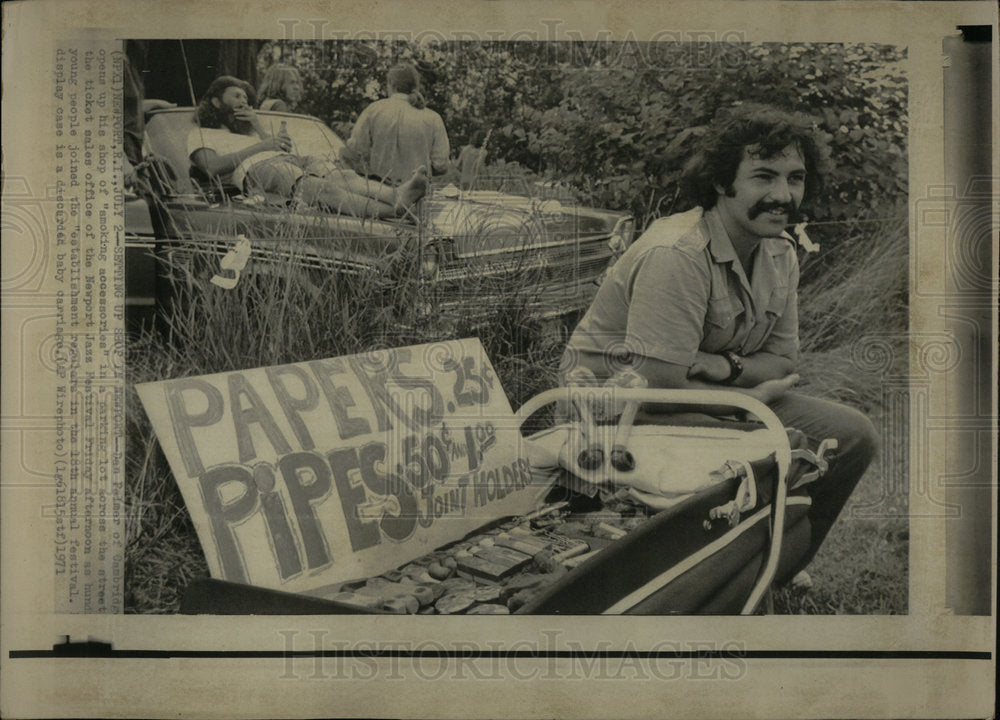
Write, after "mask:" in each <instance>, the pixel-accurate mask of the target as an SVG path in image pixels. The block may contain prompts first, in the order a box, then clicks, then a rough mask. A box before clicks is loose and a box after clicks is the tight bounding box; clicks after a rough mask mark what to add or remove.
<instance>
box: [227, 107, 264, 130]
mask: <svg viewBox="0 0 1000 720" xmlns="http://www.w3.org/2000/svg"><path fill="white" fill-rule="evenodd" d="M233 117H234V118H236V119H237V120H240V121H242V122H245V123H250V124H251V125H253V129H254V130H256V131H257V132H260V128H261V126H260V118H258V117H257V113H256V111H255V110H254V109H253V108H252V107H250V106H249V105H247V106H246V107H241V108H239V109H237V110H233Z"/></svg>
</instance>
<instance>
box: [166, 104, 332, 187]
mask: <svg viewBox="0 0 1000 720" xmlns="http://www.w3.org/2000/svg"><path fill="white" fill-rule="evenodd" d="M257 115H258V117H260V120H261V123H262V124H263V126H264V128H265V129H266V130H268V131H269V132H274V133H276V132H278V131H279V130H280V129H281V123H285V130H286V131H287V132H288V134H289V136H290V137H291V138H292V143H293V144H294V146H293V149H292V152H294V153H295V154H296V155H313V156H319V157H324V158H327V159H329V160H331V161H336V159H337V157H338V155H339V153H340V150H341V148H343V147H344V143H343V141H342V140H341V139H340V138H339V137H337V135H336V133H334V132H333V130H331V129H330V128H328V127H327V126H326V125H324V124H323V123H322V122H320V121H319V120H318V119H316V118H314V117H311V116H308V115H293V114H291V113H278V112H258V113H257ZM193 117H194V110H193V109H192V108H177V109H175V110H166V111H160V112H156V113H154V114H153V115H152V116H151V117H150V119H149V121H148V122H147V124H146V142H147V153H148V154H152V155H155V156H156V157H158V158H160V159H162V160H165V161H166V162H167V163H168V165H169V167H170V169H171V171H173V174H174V176H175V177H174V178H171V180H170V182H171V184H172V186H173V188H174V190H175V192H177V193H180V194H187V193H192V192H194V191H195V190H194V186H193V184H192V183H191V179H190V175H189V173H190V170H191V160H190V159H189V158H188V152H187V146H188V135H189V134H190V132H191V130H192V128H194V127H195V125H194V123H193V121H192V119H193Z"/></svg>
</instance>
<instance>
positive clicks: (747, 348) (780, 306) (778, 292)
mask: <svg viewBox="0 0 1000 720" xmlns="http://www.w3.org/2000/svg"><path fill="white" fill-rule="evenodd" d="M787 304H788V288H787V287H776V288H774V289H773V290H771V297H770V298H769V299H768V301H767V305H766V306H765V307H764V317H763V318H758V321H757V323H756V325H755V326H754V328H753V330H751V331H750V333H749V335H748V336H747V340H746V342H745V343H744V344H743V352H744V353H745V354H747V355H750V354H752V353H755V352H757V351H759V350H760V349H761V347H763V345H764V343H765V342H767V339H768V337H770V335H771V331H772V330H774V326H775V325H776V324H777V322H778V320H779V319H780V318H781V316H782V315H783V314H784V313H785V306H786V305H787Z"/></svg>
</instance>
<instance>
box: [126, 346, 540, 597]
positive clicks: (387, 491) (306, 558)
mask: <svg viewBox="0 0 1000 720" xmlns="http://www.w3.org/2000/svg"><path fill="white" fill-rule="evenodd" d="M138 391H139V396H140V398H141V399H142V403H143V406H144V407H145V409H146V412H147V414H148V415H149V418H150V420H151V421H152V423H153V428H154V430H155V431H156V435H157V438H158V439H159V441H160V444H161V446H162V447H163V450H164V452H165V453H166V456H167V459H168V461H169V462H170V467H171V469H172V470H173V473H174V477H175V478H176V480H177V483H178V485H179V486H180V489H181V492H182V493H183V495H184V501H185V503H186V504H187V507H188V509H189V510H190V512H191V517H192V519H193V521H194V525H195V527H196V529H197V531H198V537H199V538H200V540H201V544H202V547H203V548H204V550H205V555H206V557H207V558H208V564H209V568H210V570H211V573H212V576H213V577H218V578H223V579H225V580H231V581H235V582H242V583H249V584H253V585H261V586H264V587H270V588H275V589H280V590H286V591H291V592H313V593H314V594H323V589H324V587H327V588H328V589H329V588H330V586H335V585H337V584H339V583H340V582H343V581H344V580H348V579H352V578H357V577H364V576H370V575H377V574H379V573H382V572H384V571H386V570H388V569H391V568H394V567H397V566H399V565H401V564H403V563H405V562H407V561H409V560H412V559H413V558H416V557H418V556H420V555H422V554H424V553H425V552H428V551H430V550H433V549H434V548H436V547H438V546H440V545H442V544H444V543H446V542H449V541H452V540H455V539H458V538H460V537H462V536H463V535H465V534H466V533H468V532H470V531H471V530H474V529H475V528H477V527H479V526H481V525H483V524H484V523H486V522H488V521H490V520H492V519H494V518H498V517H502V516H505V515H517V514H523V513H525V512H527V511H529V510H530V509H531V508H532V507H534V506H535V504H536V502H537V500H538V499H539V498H540V496H541V495H542V494H543V493H544V492H545V490H546V488H545V487H539V486H537V485H532V483H531V482H530V477H531V476H530V474H529V471H528V464H527V461H526V460H524V459H522V458H521V457H520V456H519V452H518V448H519V446H520V442H519V439H520V435H519V433H518V430H517V427H516V425H515V422H514V418H513V413H512V412H511V408H510V404H509V403H508V401H507V397H506V395H505V394H504V392H503V389H502V388H501V386H500V382H499V380H498V379H497V377H496V374H495V373H494V371H493V367H492V366H491V364H490V362H489V359H488V358H487V357H486V354H485V352H484V351H483V348H482V345H481V344H480V342H479V340H478V339H466V340H458V341H450V342H440V343H433V344H429V345H420V346H414V347H408V348H398V349H394V350H380V351H376V352H372V353H366V354H362V355H354V356H350V357H341V358H332V359H326V360H313V361H310V362H304V363H296V364H293V365H281V366H275V367H266V368H257V369H252V370H243V371H239V372H229V373H221V374H218V375H206V376H201V377H191V378H182V379H177V380H166V381H163V382H155V383H146V384H143V385H139V386H138Z"/></svg>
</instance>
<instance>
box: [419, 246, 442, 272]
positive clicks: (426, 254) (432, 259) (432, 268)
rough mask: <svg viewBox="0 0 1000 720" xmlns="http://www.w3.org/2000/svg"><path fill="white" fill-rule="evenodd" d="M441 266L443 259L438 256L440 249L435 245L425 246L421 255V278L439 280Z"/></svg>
mask: <svg viewBox="0 0 1000 720" xmlns="http://www.w3.org/2000/svg"><path fill="white" fill-rule="evenodd" d="M440 268H441V260H440V258H439V257H438V249H437V248H436V247H434V246H433V245H429V246H427V247H425V248H424V251H423V253H421V255H420V279H421V280H437V278H438V271H439V270H440Z"/></svg>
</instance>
